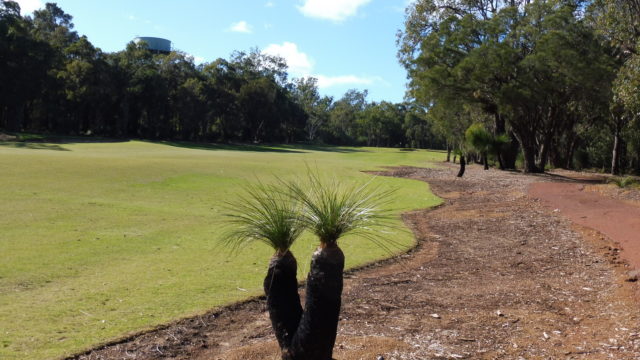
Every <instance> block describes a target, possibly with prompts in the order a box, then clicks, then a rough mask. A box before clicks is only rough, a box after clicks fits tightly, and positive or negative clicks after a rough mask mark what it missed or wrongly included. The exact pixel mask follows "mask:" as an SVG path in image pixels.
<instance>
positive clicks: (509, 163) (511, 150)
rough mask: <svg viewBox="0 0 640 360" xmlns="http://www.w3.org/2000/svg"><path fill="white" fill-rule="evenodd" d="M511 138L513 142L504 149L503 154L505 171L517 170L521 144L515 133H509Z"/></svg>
mask: <svg viewBox="0 0 640 360" xmlns="http://www.w3.org/2000/svg"><path fill="white" fill-rule="evenodd" d="M509 138H510V139H511V141H510V142H509V145H508V146H507V148H506V149H503V150H502V152H501V154H500V155H501V159H502V164H503V166H504V168H505V169H515V168H516V159H517V158H518V150H519V147H520V143H519V142H518V139H517V138H516V137H515V135H514V134H513V132H511V133H509Z"/></svg>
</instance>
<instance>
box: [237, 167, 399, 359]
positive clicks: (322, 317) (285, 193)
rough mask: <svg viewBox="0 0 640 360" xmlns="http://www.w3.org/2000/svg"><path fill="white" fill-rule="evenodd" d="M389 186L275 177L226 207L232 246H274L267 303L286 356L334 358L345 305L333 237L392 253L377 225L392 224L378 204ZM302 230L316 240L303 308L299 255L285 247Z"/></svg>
mask: <svg viewBox="0 0 640 360" xmlns="http://www.w3.org/2000/svg"><path fill="white" fill-rule="evenodd" d="M391 193H392V191H391V190H382V189H380V188H377V187H375V186H372V185H371V184H370V183H367V184H365V185H351V186H348V185H344V184H341V183H338V182H337V181H335V180H334V181H324V180H323V179H321V178H320V176H318V175H317V174H313V173H311V175H310V176H309V178H308V181H307V182H306V183H305V184H300V183H297V182H286V181H280V182H279V183H278V185H277V186H273V185H259V186H256V187H251V188H249V189H248V191H247V195H245V196H244V197H242V198H240V200H239V201H238V202H235V203H233V204H231V207H230V209H229V211H228V214H227V216H228V218H229V222H230V225H232V226H233V229H232V230H231V231H230V232H229V233H228V234H227V236H226V237H225V239H226V241H227V243H228V244H229V245H230V246H233V247H236V248H237V247H240V246H242V245H245V244H247V243H250V242H254V241H261V242H264V243H266V244H267V245H269V246H271V247H273V248H274V250H275V251H276V252H275V254H274V256H273V257H272V259H271V262H270V264H269V269H268V272H267V276H266V277H265V280H264V291H265V294H266V295H267V307H268V309H269V315H270V318H271V323H272V325H273V328H274V331H275V334H276V338H277V339H278V343H279V345H280V348H281V350H282V359H284V360H331V358H332V354H333V346H334V345H335V340H336V334H337V329H338V319H339V316H340V307H341V303H342V300H341V298H342V287H343V271H344V264H345V257H344V253H343V252H342V250H341V249H340V247H339V246H338V240H339V239H341V238H343V237H344V236H345V235H347V234H356V233H357V234H360V235H361V236H364V237H365V238H367V239H369V240H371V241H372V242H373V243H374V244H376V245H378V246H381V247H383V248H385V249H387V250H390V248H389V246H388V244H394V242H393V240H391V239H385V238H383V237H382V236H381V234H382V233H381V232H375V231H373V230H375V229H376V228H381V227H385V228H386V227H390V226H391V224H390V223H389V222H388V220H389V219H390V217H389V216H388V212H387V211H383V210H382V208H383V206H384V205H385V204H386V203H387V202H388V201H389V200H390V195H391ZM304 229H308V230H309V231H310V232H312V233H313V234H315V235H316V236H317V237H318V239H319V242H320V244H319V247H318V249H317V250H316V251H315V252H314V253H313V256H312V259H311V268H310V271H309V275H308V277H307V284H306V298H305V308H304V311H303V310H302V307H301V305H300V297H299V295H298V291H297V279H296V267H297V265H296V260H295V257H294V256H293V254H292V253H291V251H290V250H289V249H290V247H291V245H292V244H293V242H294V241H295V240H296V239H297V238H298V237H299V235H300V234H301V233H302V231H303V230H304Z"/></svg>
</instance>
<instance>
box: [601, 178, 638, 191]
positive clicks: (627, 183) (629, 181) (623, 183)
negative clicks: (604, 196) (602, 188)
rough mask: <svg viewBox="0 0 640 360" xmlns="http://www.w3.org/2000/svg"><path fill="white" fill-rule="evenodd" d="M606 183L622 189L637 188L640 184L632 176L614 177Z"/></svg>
mask: <svg viewBox="0 0 640 360" xmlns="http://www.w3.org/2000/svg"><path fill="white" fill-rule="evenodd" d="M607 182H608V183H609V184H616V186H618V187H619V188H623V189H624V188H627V187H633V186H638V184H639V183H640V182H639V181H638V179H636V178H634V177H633V176H625V177H619V176H614V177H611V178H609V179H608V180H607Z"/></svg>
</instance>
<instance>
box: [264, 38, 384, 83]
mask: <svg viewBox="0 0 640 360" xmlns="http://www.w3.org/2000/svg"><path fill="white" fill-rule="evenodd" d="M262 52H263V53H265V54H268V55H274V56H280V57H282V58H284V59H285V60H286V62H287V65H288V66H289V74H291V75H292V76H293V77H297V78H301V77H314V78H316V79H318V87H319V88H321V89H326V88H330V87H332V86H340V85H343V86H344V85H354V86H358V85H372V84H374V83H378V82H382V83H384V80H383V79H382V78H381V77H379V76H356V75H340V76H327V75H321V74H315V73H314V71H313V67H314V61H313V59H312V58H311V57H310V56H309V55H307V54H305V53H304V52H302V51H300V49H298V45H296V44H295V43H292V42H287V41H285V42H284V43H282V44H281V45H280V44H271V45H269V46H267V47H266V48H265V49H264V50H263V51H262Z"/></svg>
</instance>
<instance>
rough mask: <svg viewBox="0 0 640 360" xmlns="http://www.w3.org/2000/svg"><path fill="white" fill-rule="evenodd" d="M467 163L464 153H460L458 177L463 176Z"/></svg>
mask: <svg viewBox="0 0 640 360" xmlns="http://www.w3.org/2000/svg"><path fill="white" fill-rule="evenodd" d="M466 165H467V162H466V160H465V159H464V155H460V171H458V177H462V176H463V175H464V170H465V167H466Z"/></svg>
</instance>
